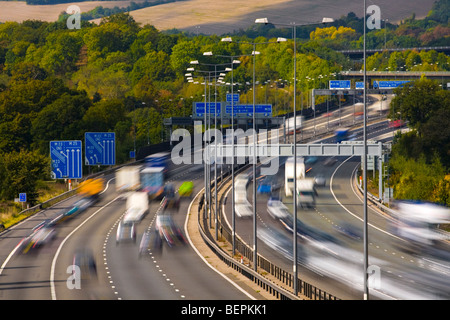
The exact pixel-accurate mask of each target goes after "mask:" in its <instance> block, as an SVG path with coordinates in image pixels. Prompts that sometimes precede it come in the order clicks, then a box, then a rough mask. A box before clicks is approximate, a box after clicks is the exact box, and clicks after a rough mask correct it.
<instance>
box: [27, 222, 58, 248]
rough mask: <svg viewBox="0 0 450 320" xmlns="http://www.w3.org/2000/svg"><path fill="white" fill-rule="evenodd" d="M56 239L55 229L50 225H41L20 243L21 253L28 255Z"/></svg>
mask: <svg viewBox="0 0 450 320" xmlns="http://www.w3.org/2000/svg"><path fill="white" fill-rule="evenodd" d="M54 238H55V229H54V228H53V227H52V226H49V225H41V226H40V227H39V228H38V229H35V231H34V232H33V233H32V234H31V235H29V236H27V237H25V238H23V239H22V240H21V241H20V243H19V252H20V253H22V254H27V253H30V252H33V251H34V250H36V249H38V248H41V247H42V246H44V245H45V244H47V243H49V242H50V241H52V240H53V239H54Z"/></svg>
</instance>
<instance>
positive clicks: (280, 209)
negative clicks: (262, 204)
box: [267, 197, 289, 219]
mask: <svg viewBox="0 0 450 320" xmlns="http://www.w3.org/2000/svg"><path fill="white" fill-rule="evenodd" d="M267 212H268V213H269V214H270V216H271V217H272V218H274V219H278V218H279V219H282V218H285V217H287V216H288V215H289V211H288V208H287V207H286V206H285V205H284V203H283V202H282V201H281V200H280V198H278V197H270V198H269V200H268V201H267Z"/></svg>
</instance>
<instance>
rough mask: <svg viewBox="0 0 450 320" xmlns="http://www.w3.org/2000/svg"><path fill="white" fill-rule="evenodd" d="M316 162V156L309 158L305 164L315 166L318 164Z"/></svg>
mask: <svg viewBox="0 0 450 320" xmlns="http://www.w3.org/2000/svg"><path fill="white" fill-rule="evenodd" d="M316 162H317V157H314V156H312V157H307V158H306V159H305V164H313V163H316Z"/></svg>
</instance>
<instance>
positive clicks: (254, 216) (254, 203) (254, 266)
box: [222, 37, 286, 271]
mask: <svg viewBox="0 0 450 320" xmlns="http://www.w3.org/2000/svg"><path fill="white" fill-rule="evenodd" d="M222 41H224V42H232V41H233V40H232V39H231V38H230V37H227V38H222ZM284 41H286V39H285V38H278V39H277V41H269V42H237V43H243V44H249V45H252V46H253V51H252V55H253V161H252V162H253V269H254V270H255V271H257V269H258V251H257V236H256V232H257V228H256V224H257V218H256V139H257V135H256V127H255V126H256V116H255V115H256V105H255V92H256V87H255V85H256V81H255V65H256V55H257V54H259V52H257V51H256V45H257V44H269V43H279V42H284Z"/></svg>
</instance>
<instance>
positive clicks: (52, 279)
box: [50, 178, 121, 300]
mask: <svg viewBox="0 0 450 320" xmlns="http://www.w3.org/2000/svg"><path fill="white" fill-rule="evenodd" d="M113 179H115V178H111V179H110V180H109V181H108V182H107V184H106V188H105V189H104V190H103V191H102V192H101V193H103V192H105V191H106V190H107V189H108V187H109V182H110V181H111V180H113ZM120 197H121V196H120V195H119V196H117V197H116V198H114V199H113V200H111V201H110V202H108V203H107V204H105V205H104V206H103V207H101V208H100V209H98V210H97V211H95V212H94V213H93V214H91V215H90V216H89V217H88V218H87V219H86V220H84V221H83V222H82V223H81V224H80V225H78V227H76V228H75V229H73V230H72V232H71V233H69V234H68V235H67V237H65V238H64V240H63V241H62V242H61V244H60V245H59V247H58V250H56V253H55V256H54V257H53V260H52V266H51V268H50V293H51V297H52V300H56V291H55V266H56V260H57V259H58V256H59V253H60V252H61V250H62V247H63V246H64V244H65V243H66V241H67V240H68V239H69V238H70V237H71V236H72V235H73V234H74V233H75V232H76V231H77V230H78V229H80V228H81V227H82V226H83V225H84V224H85V223H86V222H88V221H89V220H90V219H91V218H92V217H94V216H95V215H96V214H97V213H99V212H100V211H101V210H103V209H104V208H106V207H107V206H109V205H110V204H111V203H113V202H114V201H116V200H117V199H118V198H120Z"/></svg>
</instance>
